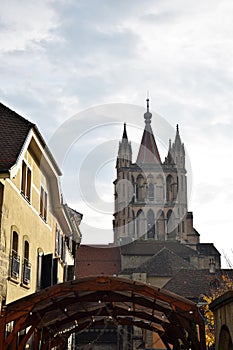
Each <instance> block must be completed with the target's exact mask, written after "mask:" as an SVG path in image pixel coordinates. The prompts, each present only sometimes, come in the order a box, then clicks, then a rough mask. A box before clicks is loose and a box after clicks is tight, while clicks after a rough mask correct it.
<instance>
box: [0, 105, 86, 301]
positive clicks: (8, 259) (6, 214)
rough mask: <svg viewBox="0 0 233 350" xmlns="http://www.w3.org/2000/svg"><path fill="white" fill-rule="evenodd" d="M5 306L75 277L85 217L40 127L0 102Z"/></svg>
mask: <svg viewBox="0 0 233 350" xmlns="http://www.w3.org/2000/svg"><path fill="white" fill-rule="evenodd" d="M0 128H1V130H0V138H1V145H0V296H1V305H4V304H8V303H10V302H12V301H14V300H16V299H19V298H21V297H24V296H26V295H28V294H31V293H34V292H36V291H38V290H40V289H42V288H45V287H47V286H50V285H53V284H56V283H60V282H63V281H65V280H67V279H71V278H73V271H74V258H75V250H76V248H77V247H78V245H79V242H80V239H81V233H80V230H79V224H80V221H81V219H82V215H81V214H80V213H78V212H76V211H74V210H72V209H70V208H69V207H68V206H67V205H64V204H63V203H62V195H61V189H60V185H59V178H60V176H61V175H62V174H61V171H60V169H59V167H58V165H57V164H56V162H55V160H54V158H53V156H52V154H51V152H50V151H49V150H48V149H47V147H46V144H45V141H44V140H43V138H42V136H41V134H40V133H39V131H38V129H37V127H36V126H35V125H34V124H32V123H30V122H28V121H27V120H26V119H24V118H22V117H21V116H19V115H18V114H16V113H15V112H13V111H11V110H10V109H9V108H7V107H6V106H4V105H2V104H0Z"/></svg>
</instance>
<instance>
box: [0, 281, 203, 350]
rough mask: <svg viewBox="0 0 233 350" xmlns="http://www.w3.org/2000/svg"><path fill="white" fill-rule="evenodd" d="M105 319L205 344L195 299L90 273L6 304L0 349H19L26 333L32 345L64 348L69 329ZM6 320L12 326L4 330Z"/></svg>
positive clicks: (174, 340) (190, 344) (197, 347)
mask: <svg viewBox="0 0 233 350" xmlns="http://www.w3.org/2000/svg"><path fill="white" fill-rule="evenodd" d="M106 320H107V321H108V322H114V324H116V325H129V324H130V325H133V326H137V327H140V328H143V329H148V330H150V331H152V332H156V333H158V334H159V336H160V338H161V339H162V341H163V342H164V344H165V345H166V346H168V345H167V344H172V345H173V349H180V345H179V344H183V346H184V348H185V349H189V348H191V349H194V350H204V349H205V333H204V324H203V320H202V318H201V317H200V315H199V313H198V309H197V307H196V305H195V303H193V302H191V301H189V300H187V299H185V298H183V297H180V296H178V295H176V294H174V293H171V292H169V291H166V290H164V289H159V288H156V287H152V286H150V285H148V284H144V283H141V282H136V281H132V280H129V279H124V278H119V277H113V276H93V277H85V278H81V279H77V280H74V281H69V282H65V283H61V284H57V285H55V286H53V287H49V288H46V289H44V290H42V291H40V292H37V293H35V294H32V295H29V296H27V297H25V298H22V299H20V300H17V301H15V302H13V303H11V304H8V305H7V306H6V307H5V308H4V309H3V310H2V314H1V319H0V350H7V349H8V347H9V346H10V349H11V350H16V349H17V350H23V349H24V347H25V345H26V343H27V341H28V340H29V338H30V337H32V336H33V349H36V350H39V349H40V350H47V349H50V348H53V347H55V346H58V349H65V347H66V344H67V339H68V337H69V336H70V334H72V333H79V332H82V331H83V330H84V329H88V328H91V327H93V326H94V325H103V324H105V322H106ZM9 325H12V329H11V331H10V332H9V333H7V332H6V330H7V329H8V330H9ZM197 328H198V332H197ZM23 332H24V334H23V335H22V333H23ZM4 334H5V336H4ZM19 334H21V336H20V338H19ZM169 348H170V347H167V349H169Z"/></svg>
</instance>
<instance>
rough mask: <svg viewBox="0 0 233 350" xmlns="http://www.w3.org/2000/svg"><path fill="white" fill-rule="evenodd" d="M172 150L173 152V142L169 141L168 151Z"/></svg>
mask: <svg viewBox="0 0 233 350" xmlns="http://www.w3.org/2000/svg"><path fill="white" fill-rule="evenodd" d="M171 150H172V140H171V139H169V149H168V151H169V152H171Z"/></svg>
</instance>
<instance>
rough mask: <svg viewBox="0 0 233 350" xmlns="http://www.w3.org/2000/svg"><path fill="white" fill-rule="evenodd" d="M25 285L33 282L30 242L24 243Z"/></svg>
mask: <svg viewBox="0 0 233 350" xmlns="http://www.w3.org/2000/svg"><path fill="white" fill-rule="evenodd" d="M22 278H23V284H26V285H28V284H30V280H31V264H30V262H29V242H28V241H24V256H23V276H22Z"/></svg>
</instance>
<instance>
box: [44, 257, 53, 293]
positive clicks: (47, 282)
mask: <svg viewBox="0 0 233 350" xmlns="http://www.w3.org/2000/svg"><path fill="white" fill-rule="evenodd" d="M52 267H53V255H52V254H47V255H43V256H42V271H41V288H42V289H43V288H46V287H49V286H51V285H52V282H53V278H52V277H53V276H52Z"/></svg>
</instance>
